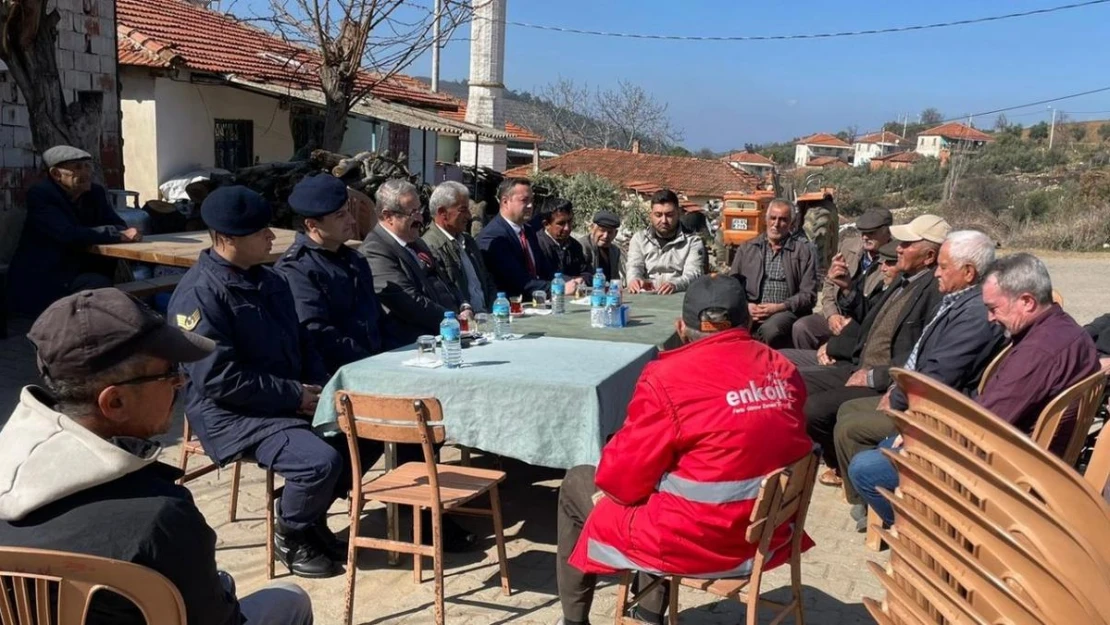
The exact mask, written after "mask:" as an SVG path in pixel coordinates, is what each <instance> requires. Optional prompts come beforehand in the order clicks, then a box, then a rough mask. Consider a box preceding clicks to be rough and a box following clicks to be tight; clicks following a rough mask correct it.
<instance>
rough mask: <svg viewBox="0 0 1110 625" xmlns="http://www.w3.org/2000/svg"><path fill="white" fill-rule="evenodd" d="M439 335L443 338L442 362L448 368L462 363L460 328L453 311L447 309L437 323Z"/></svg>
mask: <svg viewBox="0 0 1110 625" xmlns="http://www.w3.org/2000/svg"><path fill="white" fill-rule="evenodd" d="M439 336H440V338H441V339H442V340H443V364H445V365H447V368H448V369H456V368H458V367H459V366H460V365H462V330H461V329H460V327H459V320H458V319H456V318H455V313H453V312H451V311H447V312H445V313H444V314H443V321H441V322H440V323H439Z"/></svg>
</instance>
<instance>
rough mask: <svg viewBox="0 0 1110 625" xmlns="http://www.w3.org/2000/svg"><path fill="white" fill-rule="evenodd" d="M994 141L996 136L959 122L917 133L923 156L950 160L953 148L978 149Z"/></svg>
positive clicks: (918, 144) (920, 152)
mask: <svg viewBox="0 0 1110 625" xmlns="http://www.w3.org/2000/svg"><path fill="white" fill-rule="evenodd" d="M991 141H994V137H992V136H990V135H988V134H987V133H985V132H981V131H979V130H976V129H974V128H972V127H971V126H965V125H964V124H961V123H958V122H949V123H947V124H941V125H940V126H937V127H936V128H930V129H929V130H926V131H925V132H922V133H919V134H918V135H917V148H916V149H915V150H914V151H915V152H917V153H918V154H920V155H922V156H931V157H933V158H939V159H940V160H941V162H942V163H944V162H946V161H947V160H948V155H949V154H950V153H951V151H952V150H953V149H962V150H967V149H976V148H980V147H982V146H984V145H986V144H987V143H990V142H991Z"/></svg>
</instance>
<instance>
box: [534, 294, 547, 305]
mask: <svg viewBox="0 0 1110 625" xmlns="http://www.w3.org/2000/svg"><path fill="white" fill-rule="evenodd" d="M532 305H533V306H534V307H535V308H545V307H546V306H547V292H545V291H532Z"/></svg>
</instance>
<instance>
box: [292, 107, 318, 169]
mask: <svg viewBox="0 0 1110 625" xmlns="http://www.w3.org/2000/svg"><path fill="white" fill-rule="evenodd" d="M290 126H291V127H292V130H293V152H294V154H296V155H297V156H303V158H304V159H307V158H308V153H309V152H310V151H312V150H315V149H317V148H319V147H320V146H322V145H323V144H324V117H323V116H322V115H320V114H319V113H317V112H315V111H312V110H297V109H294V111H293V118H292V121H291V122H290Z"/></svg>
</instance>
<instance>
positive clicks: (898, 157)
mask: <svg viewBox="0 0 1110 625" xmlns="http://www.w3.org/2000/svg"><path fill="white" fill-rule="evenodd" d="M923 158H925V157H924V156H922V155H920V154H918V153H917V152H914V151H913V150H909V151H906V152H895V153H893V154H887V155H886V156H876V157H875V158H873V159H871V160H873V161H883V162H884V163H916V162H917V161H920V160H921V159H923Z"/></svg>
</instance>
